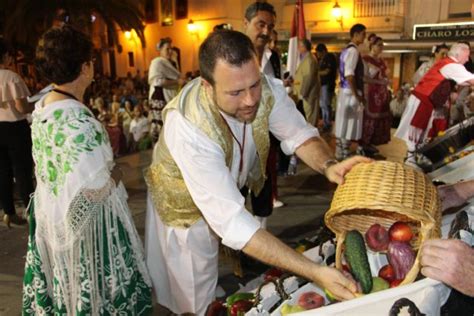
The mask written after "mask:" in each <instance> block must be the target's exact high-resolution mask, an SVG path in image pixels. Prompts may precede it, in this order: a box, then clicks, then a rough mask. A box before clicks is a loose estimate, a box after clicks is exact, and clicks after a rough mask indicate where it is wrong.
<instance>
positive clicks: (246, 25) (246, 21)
mask: <svg viewBox="0 0 474 316" xmlns="http://www.w3.org/2000/svg"><path fill="white" fill-rule="evenodd" d="M249 24H250V21H249V20H247V19H246V18H244V29H245V30H246V29H247V27H248V26H249Z"/></svg>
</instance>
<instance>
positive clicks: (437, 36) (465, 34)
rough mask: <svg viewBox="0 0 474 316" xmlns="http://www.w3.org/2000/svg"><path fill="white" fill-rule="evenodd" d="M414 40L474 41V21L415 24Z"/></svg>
mask: <svg viewBox="0 0 474 316" xmlns="http://www.w3.org/2000/svg"><path fill="white" fill-rule="evenodd" d="M413 39H414V40H439V41H460V40H464V41H466V40H467V41H472V40H474V22H463V23H440V24H415V25H414V27H413Z"/></svg>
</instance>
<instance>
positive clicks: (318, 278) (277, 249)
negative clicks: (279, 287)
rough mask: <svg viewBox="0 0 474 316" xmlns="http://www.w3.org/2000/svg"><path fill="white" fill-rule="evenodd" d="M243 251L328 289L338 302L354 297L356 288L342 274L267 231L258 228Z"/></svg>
mask: <svg viewBox="0 0 474 316" xmlns="http://www.w3.org/2000/svg"><path fill="white" fill-rule="evenodd" d="M242 250H243V251H244V252H245V253H246V254H248V255H250V256H252V257H255V258H257V259H259V260H260V261H263V262H265V263H268V264H270V265H272V266H276V267H279V268H281V269H283V270H288V271H291V272H293V273H295V274H297V275H300V276H302V277H304V278H306V279H309V280H312V281H313V282H315V283H316V284H317V285H318V286H319V287H321V288H322V289H328V290H329V291H330V292H331V293H332V294H334V296H336V298H337V299H342V300H348V299H351V298H354V293H355V292H356V290H357V289H356V285H355V284H354V283H352V282H351V281H349V280H348V279H347V278H346V277H344V276H343V275H342V273H341V272H339V271H338V270H336V269H334V268H329V267H326V266H320V265H318V264H315V263H314V262H312V261H311V260H309V259H308V258H306V257H305V256H303V255H302V254H300V253H297V252H296V251H294V250H293V249H291V248H290V247H288V246H287V245H285V244H284V243H283V242H281V241H280V240H278V239H277V238H276V237H274V236H273V235H271V234H270V233H268V232H267V231H266V230H263V229H259V230H258V231H257V232H256V233H255V234H254V235H253V236H252V238H251V239H250V240H249V242H248V243H247V244H246V245H245V247H244V248H243V249H242Z"/></svg>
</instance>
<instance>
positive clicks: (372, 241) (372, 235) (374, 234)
mask: <svg viewBox="0 0 474 316" xmlns="http://www.w3.org/2000/svg"><path fill="white" fill-rule="evenodd" d="M365 241H366V242H367V246H369V248H370V249H372V250H373V251H385V250H387V247H388V242H389V239H388V233H387V230H386V229H385V227H383V226H381V225H379V224H373V225H372V226H370V227H369V229H368V230H367V232H366V233H365Z"/></svg>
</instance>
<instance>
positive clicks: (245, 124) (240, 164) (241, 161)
mask: <svg viewBox="0 0 474 316" xmlns="http://www.w3.org/2000/svg"><path fill="white" fill-rule="evenodd" d="M221 117H222V119H223V120H224V123H225V125H227V128H228V129H229V132H230V134H231V135H232V137H233V138H234V139H235V141H236V142H237V144H238V145H239V150H240V162H239V172H242V168H243V166H244V160H243V158H244V148H245V131H246V129H247V128H246V127H247V122H245V123H244V132H243V136H242V144H241V143H240V142H239V140H238V139H237V137H235V135H234V133H233V132H232V129H231V128H230V126H229V123H227V120H226V119H225V118H224V116H223V115H222V114H221Z"/></svg>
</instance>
